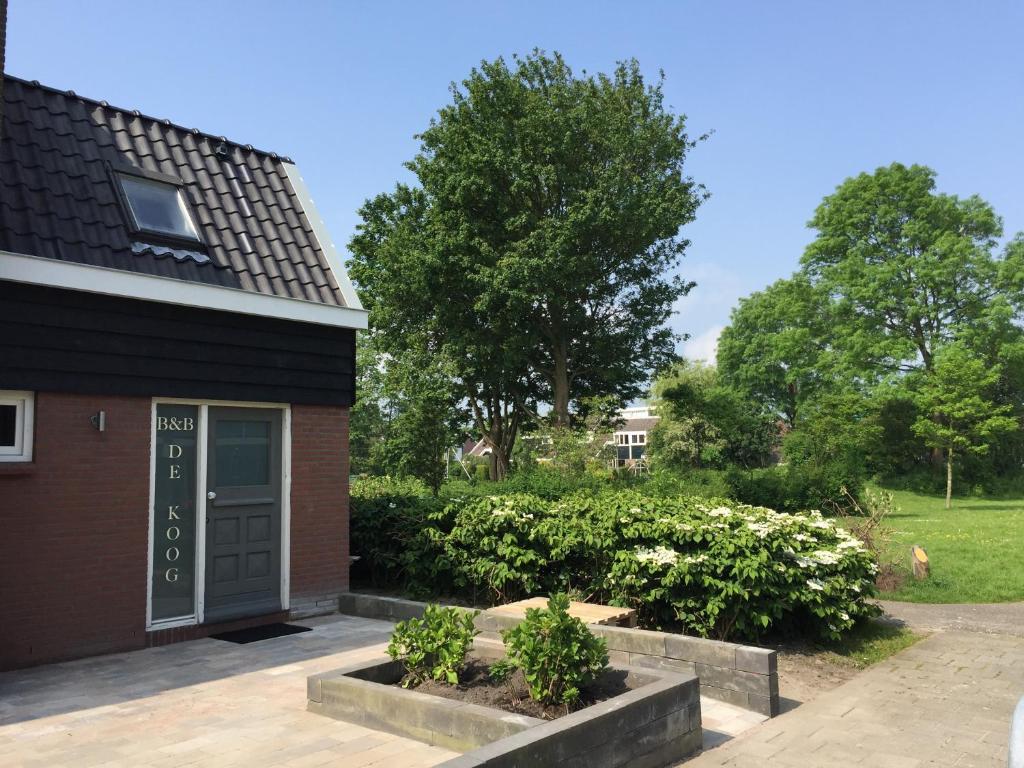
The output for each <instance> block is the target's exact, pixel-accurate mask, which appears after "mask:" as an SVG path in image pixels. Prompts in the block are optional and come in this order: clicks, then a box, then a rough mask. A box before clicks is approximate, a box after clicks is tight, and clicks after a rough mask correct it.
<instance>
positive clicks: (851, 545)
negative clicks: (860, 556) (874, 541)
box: [836, 538, 864, 551]
mask: <svg viewBox="0 0 1024 768" xmlns="http://www.w3.org/2000/svg"><path fill="white" fill-rule="evenodd" d="M836 549H856V550H861V551H862V550H863V549H864V545H863V544H862V543H861V541H860V539H854V538H849V539H843V540H842V541H840V542H839V544H838V545H836Z"/></svg>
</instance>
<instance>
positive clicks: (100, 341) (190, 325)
mask: <svg viewBox="0 0 1024 768" xmlns="http://www.w3.org/2000/svg"><path fill="white" fill-rule="evenodd" d="M0 329H2V330H0V389H28V390H34V391H49V392H71V393H81V394H111V395H140V396H147V397H188V398H197V399H211V400H247V401H253V402H275V403H305V404H310V405H351V404H352V403H353V401H354V399H355V331H354V330H352V329H348V328H331V327H328V326H323V325H315V324H312V323H298V322H293V321H289V320H275V319H273V318H266V317H254V316H251V315H239V314H234V313H231V312H220V311H216V310H209V309H195V308H192V307H181V306H177V305H173V304H160V303H156V302H150V301H140V300H136V299H123V298H117V297H111V296H101V295H99V294H92V293H84V292H79V291H69V290H63V289H57V288H46V287H42V286H34V285H26V284H22V283H13V282H8V281H3V280H0Z"/></svg>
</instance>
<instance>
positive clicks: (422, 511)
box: [349, 477, 443, 586]
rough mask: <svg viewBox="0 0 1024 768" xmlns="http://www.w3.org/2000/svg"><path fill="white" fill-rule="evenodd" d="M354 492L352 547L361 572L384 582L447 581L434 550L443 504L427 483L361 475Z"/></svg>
mask: <svg viewBox="0 0 1024 768" xmlns="http://www.w3.org/2000/svg"><path fill="white" fill-rule="evenodd" d="M349 496H350V509H351V525H350V530H351V537H352V542H351V543H352V546H351V551H352V554H353V555H358V556H359V557H360V560H359V563H358V567H357V568H356V569H355V574H354V575H355V576H357V577H358V576H359V575H360V574H362V575H363V576H364V577H367V578H369V579H370V580H371V581H372V583H374V584H376V585H379V586H380V585H387V584H394V583H404V584H406V585H417V584H424V583H437V582H438V581H440V580H441V577H442V574H441V573H440V571H439V570H438V568H437V566H438V565H439V564H438V563H437V562H436V559H435V558H433V557H431V556H429V553H430V552H431V551H432V550H433V541H434V540H436V537H432V529H433V528H435V527H436V525H437V524H438V522H439V520H438V518H439V517H440V516H441V514H442V513H443V507H442V505H441V502H440V501H438V500H437V499H435V498H434V497H433V496H432V495H431V493H430V489H429V488H427V486H426V485H424V484H423V483H422V482H420V481H419V480H415V479H412V478H404V479H395V478H391V477H361V478H358V479H357V480H355V481H354V482H353V483H352V487H351V490H350V492H349ZM439 586H440V585H439Z"/></svg>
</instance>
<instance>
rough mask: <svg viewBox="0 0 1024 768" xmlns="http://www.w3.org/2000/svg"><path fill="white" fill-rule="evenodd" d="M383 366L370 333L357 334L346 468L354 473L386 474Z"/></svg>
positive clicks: (386, 424) (386, 423) (386, 414)
mask: <svg viewBox="0 0 1024 768" xmlns="http://www.w3.org/2000/svg"><path fill="white" fill-rule="evenodd" d="M382 379H383V369H382V367H381V365H380V358H379V354H378V352H377V350H376V349H375V347H374V345H373V340H372V336H371V335H370V334H369V333H368V332H362V331H360V332H359V333H358V335H357V336H356V401H355V403H354V404H353V405H352V408H351V409H350V410H349V414H348V435H349V439H348V444H349V471H350V472H351V473H352V474H353V475H363V474H369V475H377V474H387V471H386V469H385V468H384V467H383V466H381V464H380V461H379V459H380V450H379V446H380V444H381V443H382V442H383V441H384V440H385V437H386V434H387V428H388V416H389V415H388V413H387V412H386V410H385V406H386V403H385V400H384V393H383V380H382Z"/></svg>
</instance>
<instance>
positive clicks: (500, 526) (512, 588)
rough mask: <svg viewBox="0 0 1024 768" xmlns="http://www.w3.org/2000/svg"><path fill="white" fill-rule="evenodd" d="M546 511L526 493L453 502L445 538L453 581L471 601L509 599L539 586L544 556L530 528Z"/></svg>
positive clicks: (544, 564)
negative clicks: (461, 504)
mask: <svg viewBox="0 0 1024 768" xmlns="http://www.w3.org/2000/svg"><path fill="white" fill-rule="evenodd" d="M458 503H459V502H458V501H453V503H452V509H455V508H456V507H457V505H458ZM546 511H547V507H546V505H545V503H544V502H543V501H542V500H541V499H539V498H537V497H536V496H529V495H526V494H516V495H511V496H488V497H485V498H480V499H473V500H470V501H469V502H468V503H466V504H465V505H464V506H462V507H461V508H458V509H457V511H455V514H454V517H453V525H452V529H451V532H450V533H449V534H448V535H447V536H446V537H445V539H444V551H445V555H446V557H447V561H448V562H449V563H450V565H451V569H452V574H453V579H454V582H455V586H456V587H457V588H461V589H463V590H465V591H467V592H468V593H469V594H470V595H471V597H472V599H473V601H474V602H475V601H476V600H477V599H479V598H480V597H483V598H485V599H487V600H491V601H496V602H509V601H512V600H517V599H519V598H520V597H524V596H528V595H531V594H534V593H536V592H538V591H539V590H540V589H541V587H542V574H543V572H544V571H545V569H546V568H547V566H548V560H547V557H546V553H545V547H543V546H537V543H536V542H535V528H536V525H537V521H538V519H539V518H540V517H541V516H543V515H544V514H545V512H546Z"/></svg>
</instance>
